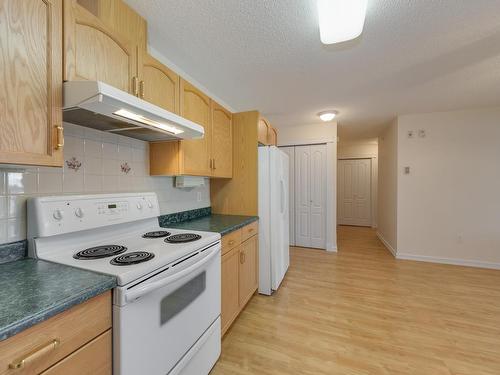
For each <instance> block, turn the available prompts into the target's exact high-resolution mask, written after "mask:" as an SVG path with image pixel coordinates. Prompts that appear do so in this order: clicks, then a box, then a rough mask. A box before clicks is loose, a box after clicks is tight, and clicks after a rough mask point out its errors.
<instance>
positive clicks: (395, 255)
mask: <svg viewBox="0 0 500 375" xmlns="http://www.w3.org/2000/svg"><path fill="white" fill-rule="evenodd" d="M377 237H378V239H379V240H380V241H382V243H383V244H384V246H385V247H386V248H387V250H389V251H390V252H391V254H392V256H393V257H394V258H396V259H398V256H397V254H398V252H397V250H396V249H394V248H393V247H392V246H391V244H390V243H389V242H387V240H386V239H385V238H384V236H383V235H382V234H381V233H380V232H378V231H377Z"/></svg>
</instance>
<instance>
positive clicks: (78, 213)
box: [75, 207, 84, 219]
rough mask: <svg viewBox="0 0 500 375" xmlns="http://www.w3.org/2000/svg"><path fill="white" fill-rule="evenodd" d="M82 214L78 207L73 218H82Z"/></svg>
mask: <svg viewBox="0 0 500 375" xmlns="http://www.w3.org/2000/svg"><path fill="white" fill-rule="evenodd" d="M83 215H84V213H83V210H82V209H81V208H80V207H78V208H77V209H76V210H75V216H76V217H79V218H80V219H81V218H82V217H83Z"/></svg>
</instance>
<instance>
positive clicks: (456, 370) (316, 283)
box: [211, 227, 500, 375]
mask: <svg viewBox="0 0 500 375" xmlns="http://www.w3.org/2000/svg"><path fill="white" fill-rule="evenodd" d="M338 242H339V243H338V245H339V252H338V254H335V253H326V252H324V251H322V250H311V249H302V248H291V265H290V269H289V271H288V274H287V276H286V278H285V280H284V282H283V285H282V287H281V288H280V290H279V292H278V293H276V294H274V295H273V296H272V297H265V296H260V295H257V296H255V297H254V298H253V299H252V300H251V301H250V303H249V305H248V306H247V307H246V309H245V310H244V311H243V312H242V314H241V315H240V317H239V318H238V320H237V321H236V322H235V324H234V325H233V327H232V328H231V329H230V330H229V331H228V333H227V334H226V336H225V338H224V340H223V342H222V355H221V358H220V360H219V362H218V364H217V365H216V366H215V368H214V369H213V371H212V372H211V374H212V375H237V374H241V375H243V374H256V375H257V374H258V375H263V374H268V375H281V374H283V375H285V374H310V375H320V374H325V375H326V374H329V375H331V374H342V375H358V374H359V375H379V374H380V375H382V374H383V375H391V374H394V375H396V374H397V375H402V374H412V375H451V374H453V375H455V374H457V375H458V374H460V375H498V374H499V373H500V271H495V270H486V269H477V268H467V267H457V266H449V265H439V264H431V263H421V262H412V261H401V260H395V259H394V258H393V257H392V255H391V254H390V253H389V251H388V250H387V249H385V247H384V246H383V245H382V244H381V242H380V241H379V240H378V239H377V237H376V235H375V232H374V231H373V230H372V229H370V228H360V227H339V229H338Z"/></svg>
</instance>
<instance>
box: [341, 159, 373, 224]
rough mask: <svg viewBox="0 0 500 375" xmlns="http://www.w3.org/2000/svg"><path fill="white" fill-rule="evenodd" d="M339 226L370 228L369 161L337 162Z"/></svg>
mask: <svg viewBox="0 0 500 375" xmlns="http://www.w3.org/2000/svg"><path fill="white" fill-rule="evenodd" d="M338 170H339V173H338V176H339V199H338V200H339V224H341V225H359V226H371V221H372V220H371V159H352V160H339V163H338Z"/></svg>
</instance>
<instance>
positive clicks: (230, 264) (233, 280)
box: [221, 246, 240, 334]
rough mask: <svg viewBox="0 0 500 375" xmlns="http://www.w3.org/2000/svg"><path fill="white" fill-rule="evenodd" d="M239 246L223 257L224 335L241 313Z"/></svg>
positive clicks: (222, 311)
mask: <svg viewBox="0 0 500 375" xmlns="http://www.w3.org/2000/svg"><path fill="white" fill-rule="evenodd" d="M238 267H239V246H238V247H237V248H235V249H233V250H232V251H230V252H229V253H226V254H225V255H224V256H223V257H222V266H221V277H222V293H221V296H222V297H221V298H222V308H221V325H222V333H223V334H224V333H225V332H226V331H227V329H228V328H229V326H230V325H231V323H232V322H233V321H234V319H235V318H236V317H237V316H238V314H239V312H240V301H239V294H238V293H239V290H238Z"/></svg>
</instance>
